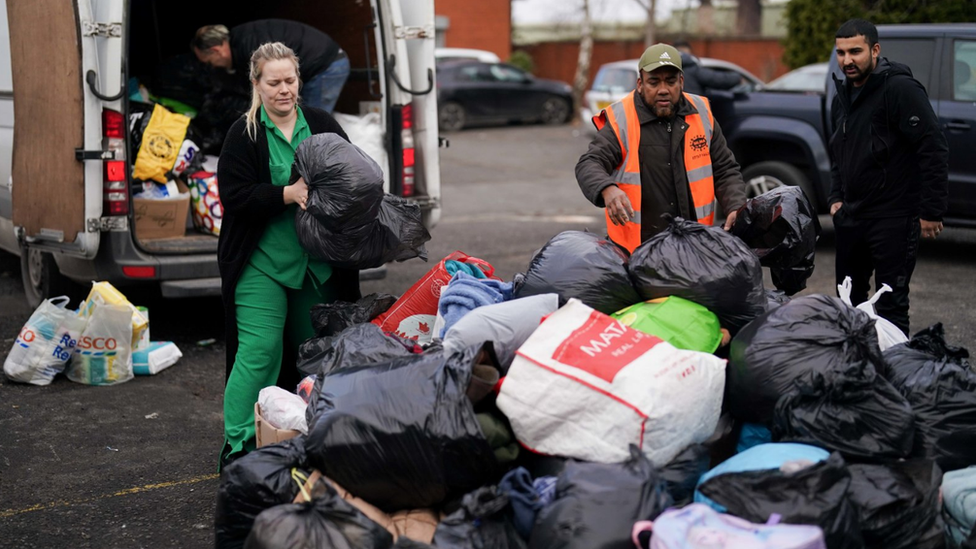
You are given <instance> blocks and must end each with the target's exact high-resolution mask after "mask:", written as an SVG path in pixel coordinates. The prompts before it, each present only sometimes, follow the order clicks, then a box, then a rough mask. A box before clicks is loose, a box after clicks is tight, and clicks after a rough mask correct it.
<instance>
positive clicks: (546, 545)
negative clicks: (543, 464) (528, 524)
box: [529, 445, 672, 549]
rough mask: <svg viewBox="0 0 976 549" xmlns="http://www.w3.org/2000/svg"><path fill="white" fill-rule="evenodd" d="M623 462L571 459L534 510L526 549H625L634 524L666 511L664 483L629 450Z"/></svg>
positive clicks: (669, 502)
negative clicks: (550, 496)
mask: <svg viewBox="0 0 976 549" xmlns="http://www.w3.org/2000/svg"><path fill="white" fill-rule="evenodd" d="M630 454H631V457H630V459H628V460H627V461H625V462H623V463H587V462H582V461H575V460H571V461H568V462H567V463H566V468H565V469H564V470H563V472H562V473H561V474H560V475H559V478H558V480H557V481H556V496H555V499H554V500H553V502H552V503H551V504H549V506H547V507H544V508H543V509H542V510H541V511H539V515H538V516H537V517H536V521H535V526H534V527H533V529H532V536H531V538H530V539H529V547H530V548H531V549H617V548H619V549H630V548H632V547H633V546H634V542H633V541H631V539H630V535H631V530H632V529H633V526H634V523H635V522H637V521H640V520H653V519H655V518H657V516H658V515H660V514H661V513H663V512H664V511H665V510H667V509H668V507H671V505H672V500H671V497H670V496H669V495H668V493H667V490H666V485H665V483H664V481H663V479H661V478H660V476H659V474H658V472H657V471H656V470H655V469H654V466H653V465H651V462H650V461H648V459H647V458H646V457H645V456H644V454H643V453H642V452H641V451H640V450H639V449H638V448H637V447H636V446H634V445H631V447H630Z"/></svg>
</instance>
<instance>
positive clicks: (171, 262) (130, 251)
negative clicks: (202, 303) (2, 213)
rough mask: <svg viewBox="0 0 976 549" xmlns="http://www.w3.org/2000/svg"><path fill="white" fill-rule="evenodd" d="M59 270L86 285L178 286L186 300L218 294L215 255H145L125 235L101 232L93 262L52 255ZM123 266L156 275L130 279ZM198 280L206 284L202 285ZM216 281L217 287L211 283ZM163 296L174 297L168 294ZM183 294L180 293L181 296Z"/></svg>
mask: <svg viewBox="0 0 976 549" xmlns="http://www.w3.org/2000/svg"><path fill="white" fill-rule="evenodd" d="M54 258H55V261H56V262H57V264H58V269H59V270H60V271H61V274H63V275H64V276H66V277H68V278H70V279H72V280H74V281H76V282H81V283H85V284H87V283H88V282H90V281H93V280H104V281H108V282H111V283H112V285H114V286H118V287H124V286H130V287H131V286H136V285H148V284H154V283H155V284H160V285H161V286H163V285H166V284H168V283H171V282H174V283H175V282H181V283H184V282H185V284H178V285H177V286H178V287H182V288H184V289H182V290H173V291H176V292H183V291H191V290H187V289H186V288H187V287H189V288H192V292H194V293H191V294H189V295H186V297H191V296H199V295H219V294H220V271H219V270H218V268H217V254H216V253H196V254H172V255H170V254H147V253H145V252H143V251H142V250H140V249H138V248H136V246H135V245H134V243H133V242H132V237H131V235H130V234H129V233H128V232H123V231H112V232H104V233H102V236H101V242H100V243H99V246H98V254H97V255H96V256H95V258H94V259H81V258H76V257H71V256H67V255H63V254H54ZM125 267H151V268H153V269H155V274H154V275H153V276H151V277H131V276H128V275H126V274H125V272H124V271H123V268H125ZM201 280H203V281H207V282H206V283H205V284H204V283H202V282H200V281H201ZM213 281H216V284H214V283H213ZM209 286H215V288H216V289H215V290H207V291H208V292H212V293H199V292H200V291H203V290H202V289H203V288H204V287H209ZM163 295H164V297H177V296H176V295H172V296H170V295H167V294H166V293H165V290H164V293H163ZM181 295H183V294H181Z"/></svg>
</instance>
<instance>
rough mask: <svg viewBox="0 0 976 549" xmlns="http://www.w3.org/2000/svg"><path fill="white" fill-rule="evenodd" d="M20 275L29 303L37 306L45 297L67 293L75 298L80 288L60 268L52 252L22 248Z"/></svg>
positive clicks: (34, 306)
mask: <svg viewBox="0 0 976 549" xmlns="http://www.w3.org/2000/svg"><path fill="white" fill-rule="evenodd" d="M20 277H21V279H23V281H24V295H25V297H26V298H27V303H28V304H29V305H30V306H31V307H33V308H37V306H38V305H40V304H41V302H42V301H44V300H45V299H50V298H52V297H57V296H60V295H67V296H69V297H71V298H72V300H75V299H77V298H78V295H77V294H79V293H80V288H79V286H78V285H77V284H74V283H73V282H71V281H70V280H68V278H66V277H65V276H64V275H62V274H61V271H59V270H58V264H57V263H55V261H54V257H53V256H52V255H51V254H48V253H44V252H42V251H39V250H34V249H30V248H27V249H24V248H21V250H20Z"/></svg>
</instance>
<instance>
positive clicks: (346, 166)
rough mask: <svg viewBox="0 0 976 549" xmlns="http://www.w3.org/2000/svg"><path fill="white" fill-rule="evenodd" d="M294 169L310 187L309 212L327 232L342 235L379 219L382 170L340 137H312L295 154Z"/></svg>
mask: <svg viewBox="0 0 976 549" xmlns="http://www.w3.org/2000/svg"><path fill="white" fill-rule="evenodd" d="M295 169H296V170H297V171H298V174H299V175H301V176H302V177H303V178H304V179H305V184H306V185H308V190H309V192H308V203H307V204H306V205H305V208H306V211H307V212H308V213H309V214H310V215H312V216H313V217H315V219H317V220H318V222H319V223H320V224H321V225H322V227H324V228H325V229H327V230H329V231H332V232H342V231H344V230H346V229H349V228H351V227H358V226H360V225H364V224H366V223H368V222H369V221H372V220H374V219H376V216H377V215H378V214H379V211H380V205H381V204H382V203H383V195H384V194H385V193H384V192H383V170H382V169H381V168H380V167H379V165H378V164H377V163H376V162H375V161H374V160H373V159H372V158H370V157H369V155H368V154H366V153H365V152H363V151H362V149H360V148H359V147H357V146H355V145H353V144H352V143H350V142H348V141H346V140H345V139H343V138H342V136H340V135H339V134H337V133H323V134H318V135H313V136H311V137H309V138H308V139H306V140H304V141H302V143H301V144H300V145H299V146H298V149H297V150H295Z"/></svg>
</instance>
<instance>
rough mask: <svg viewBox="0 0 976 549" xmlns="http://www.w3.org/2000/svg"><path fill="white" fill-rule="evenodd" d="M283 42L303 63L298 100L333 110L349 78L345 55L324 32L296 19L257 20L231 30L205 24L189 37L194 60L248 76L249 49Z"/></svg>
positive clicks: (347, 62) (347, 60) (244, 79)
mask: <svg viewBox="0 0 976 549" xmlns="http://www.w3.org/2000/svg"><path fill="white" fill-rule="evenodd" d="M270 42H281V43H282V44H284V45H286V46H288V47H289V48H290V49H291V50H292V51H293V52H295V54H296V55H297V56H298V59H299V60H301V63H302V74H303V76H304V81H305V85H304V86H303V87H302V90H301V97H302V103H303V104H305V105H307V106H309V107H315V108H318V109H322V110H324V111H326V112H329V113H331V112H332V111H333V110H334V109H335V105H336V100H338V99H339V93H340V92H342V87H343V86H344V85H345V83H346V79H347V78H348V77H349V57H348V56H347V55H346V52H345V51H343V49H342V48H340V47H339V44H337V43H336V42H335V40H333V39H332V38H331V37H330V36H329V35H328V34H325V33H324V32H322V31H320V30H318V29H316V28H313V27H310V26H308V25H306V24H304V23H298V22H296V21H286V20H284V19H261V20H258V21H251V22H250V23H244V24H243V25H238V26H236V27H234V28H232V29H230V30H228V29H227V27H225V26H224V25H207V26H205V27H200V28H199V29H197V33H196V36H194V37H193V42H192V47H193V53H194V54H196V56H197V59H199V60H200V61H202V62H204V63H207V64H209V65H212V66H214V67H218V68H222V69H226V70H227V71H229V72H232V73H236V74H239V75H240V80H241V85H242V86H244V87H248V88H249V87H250V83H249V82H247V81H246V79H247V76H248V68H249V67H248V63H249V62H250V60H251V54H252V53H253V52H254V51H255V50H257V49H258V46H260V45H261V44H267V43H270Z"/></svg>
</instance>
